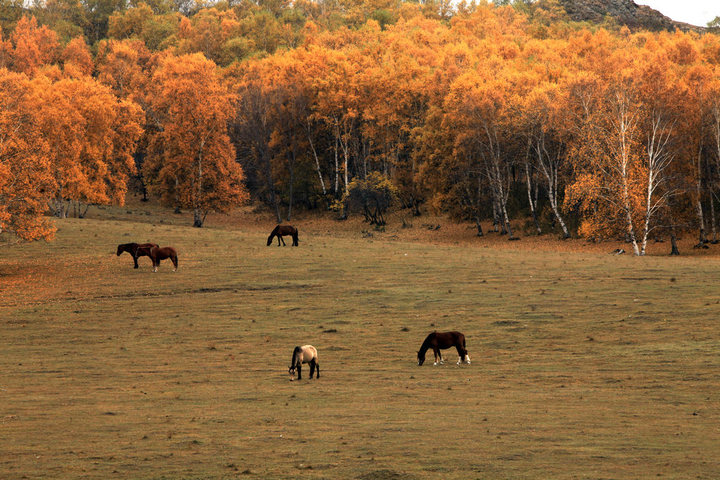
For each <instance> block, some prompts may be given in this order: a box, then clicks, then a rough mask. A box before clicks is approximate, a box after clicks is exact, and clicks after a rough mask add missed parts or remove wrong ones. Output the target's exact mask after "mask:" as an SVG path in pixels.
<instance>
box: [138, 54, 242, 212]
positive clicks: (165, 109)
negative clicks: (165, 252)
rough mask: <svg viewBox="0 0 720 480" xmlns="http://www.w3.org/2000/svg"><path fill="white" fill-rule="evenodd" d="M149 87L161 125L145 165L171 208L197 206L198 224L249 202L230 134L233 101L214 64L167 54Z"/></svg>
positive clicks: (194, 56)
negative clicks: (212, 214)
mask: <svg viewBox="0 0 720 480" xmlns="http://www.w3.org/2000/svg"><path fill="white" fill-rule="evenodd" d="M151 85H152V90H151V92H149V93H150V94H149V96H148V101H149V102H150V104H151V106H152V109H153V111H154V112H155V114H156V115H157V118H158V122H159V125H158V127H159V131H158V132H157V133H156V134H154V135H153V136H152V137H151V144H150V149H149V150H150V156H149V158H148V160H147V161H146V163H145V165H144V171H145V174H146V176H147V178H148V179H149V181H150V182H151V189H152V190H153V191H155V192H156V193H159V194H160V195H161V196H162V198H163V200H164V201H165V202H167V203H168V204H170V205H174V206H181V207H191V208H193V209H194V210H195V212H196V216H195V218H196V226H201V225H202V221H200V220H198V219H199V218H204V214H206V213H207V212H209V211H220V212H225V211H228V210H229V209H230V208H232V207H233V206H236V205H239V204H241V203H243V202H244V201H246V200H247V196H248V195H247V191H246V190H245V188H244V186H243V185H242V179H243V177H244V174H243V171H242V168H241V167H240V165H239V164H238V163H237V162H235V150H234V148H233V147H232V145H231V144H230V139H229V137H228V135H227V125H228V121H229V120H230V116H231V115H232V111H233V108H232V107H233V102H234V100H235V98H234V96H233V95H231V94H230V93H229V92H228V91H227V89H226V87H225V86H224V84H223V83H222V82H221V81H220V78H219V76H218V72H217V69H216V66H215V64H214V63H213V62H212V61H210V60H208V59H206V58H205V57H204V56H203V55H202V54H192V55H182V56H179V57H175V56H167V57H165V58H164V59H162V60H161V61H160V63H159V65H158V67H157V69H156V70H155V72H154V74H153V76H152V82H151ZM201 212H202V213H201ZM198 222H199V223H200V224H199V225H198Z"/></svg>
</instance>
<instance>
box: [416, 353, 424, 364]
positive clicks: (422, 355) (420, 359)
mask: <svg viewBox="0 0 720 480" xmlns="http://www.w3.org/2000/svg"><path fill="white" fill-rule="evenodd" d="M417 358H418V367H420V366H422V364H423V363H425V352H422V351H418V352H417Z"/></svg>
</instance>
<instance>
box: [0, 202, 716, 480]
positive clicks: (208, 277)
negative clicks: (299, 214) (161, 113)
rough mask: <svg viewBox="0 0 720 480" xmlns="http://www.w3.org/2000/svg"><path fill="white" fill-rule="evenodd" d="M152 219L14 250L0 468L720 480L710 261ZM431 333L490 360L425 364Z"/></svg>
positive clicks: (77, 226)
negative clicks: (311, 357)
mask: <svg viewBox="0 0 720 480" xmlns="http://www.w3.org/2000/svg"><path fill="white" fill-rule="evenodd" d="M141 213H142V212H140V213H138V212H136V211H135V212H131V213H127V212H125V211H124V210H121V209H117V210H106V211H102V212H98V213H96V214H95V215H94V217H93V218H89V219H83V220H75V219H68V220H64V221H62V222H61V223H59V227H60V230H59V232H58V235H57V239H56V241H55V242H52V243H33V244H24V245H3V246H2V247H0V332H2V346H1V347H0V372H1V373H0V478H2V479H21V478H31V479H35V478H52V479H57V478H72V479H77V478H103V479H107V478H132V479H161V478H164V479H190V478H193V479H194V478H212V479H219V478H268V479H274V478H278V479H280V478H308V479H309V478H327V479H342V478H349V479H355V478H357V479H363V480H384V479H400V480H402V479H406V480H407V479H425V478H428V479H430V478H432V479H437V478H440V479H475V478H478V479H535V478H539V479H639V478H658V477H661V478H677V479H695V478H702V479H717V478H720V456H719V455H718V451H719V450H720V342H719V339H720V332H719V329H718V326H719V322H718V317H719V315H718V314H719V313H720V303H718V294H717V292H718V263H720V262H719V261H718V259H717V258H716V257H714V256H712V255H705V256H690V257H680V258H670V257H664V256H654V257H647V258H634V257H632V256H620V257H617V256H612V255H608V254H607V253H604V251H605V250H608V251H609V250H611V249H612V248H614V247H612V248H610V247H608V246H604V247H602V251H601V249H597V248H596V249H592V248H590V249H588V250H582V249H576V250H577V251H568V249H565V250H562V249H559V250H555V249H553V248H532V247H530V246H528V245H529V244H527V243H526V244H524V245H518V244H521V243H522V242H513V245H512V247H508V248H489V247H488V246H487V243H484V242H483V241H473V242H457V243H456V242H453V241H447V242H435V241H432V240H431V239H428V237H427V235H426V234H424V233H423V232H424V231H426V230H427V229H424V228H423V227H421V226H420V225H416V226H415V227H413V228H411V229H407V231H406V232H404V233H403V234H399V235H394V234H390V233H384V234H382V233H376V234H374V235H373V236H369V234H365V235H362V234H360V232H359V231H352V230H350V231H344V232H340V233H333V232H332V230H331V228H329V227H328V226H327V225H318V226H313V225H311V226H304V225H303V223H302V222H299V223H298V226H299V227H300V233H301V235H300V247H299V248H291V247H289V246H288V247H285V248H278V247H275V246H272V247H266V246H265V239H266V238H267V231H266V230H267V228H266V227H267V226H268V224H267V223H265V224H260V222H259V221H258V222H255V223H253V222H250V221H248V222H245V223H237V224H233V223H232V222H230V221H227V222H226V223H225V224H224V225H223V226H222V227H221V228H218V227H212V225H210V226H209V227H208V228H204V229H193V228H190V227H188V226H187V225H189V223H188V222H187V221H186V220H187V219H186V218H184V217H183V218H181V217H172V214H170V215H168V216H167V217H163V216H162V215H160V214H157V215H156V214H155V213H152V212H147V215H145V216H143V215H142V214H141ZM129 241H155V242H157V243H160V244H161V245H174V246H175V247H177V248H178V250H179V252H180V268H179V270H178V272H176V273H173V271H172V268H171V264H170V263H169V262H167V261H166V262H163V264H162V265H161V266H160V269H159V272H158V273H155V274H153V273H152V272H151V268H150V262H149V260H148V259H147V258H141V259H140V265H141V268H140V269H138V270H134V269H133V268H132V259H131V258H130V257H129V256H127V254H125V255H124V256H122V257H116V256H115V246H116V245H117V244H118V243H125V242H129ZM288 243H289V242H288ZM434 329H438V330H447V329H454V330H460V331H463V332H464V333H465V335H466V337H467V342H468V343H467V346H468V350H469V353H470V356H471V358H472V365H469V366H467V365H464V366H461V367H458V366H456V365H455V361H456V360H457V356H456V355H455V353H454V352H449V354H448V357H449V358H450V360H451V362H449V363H447V364H445V365H443V366H438V367H433V366H432V362H430V363H429V364H428V363H426V364H425V366H423V367H418V366H417V365H416V362H415V352H416V351H417V349H418V347H419V345H420V343H421V342H422V340H423V338H424V337H425V335H427V333H428V332H430V331H432V330H434ZM304 343H312V344H314V345H315V346H316V347H317V348H318V351H319V358H320V365H321V378H320V379H319V380H314V379H313V380H306V379H303V381H302V382H289V381H288V379H289V377H288V374H287V368H288V364H289V360H290V355H291V352H292V348H293V347H294V346H295V345H300V344H304ZM430 358H431V354H430ZM305 373H306V374H307V370H306V372H305Z"/></svg>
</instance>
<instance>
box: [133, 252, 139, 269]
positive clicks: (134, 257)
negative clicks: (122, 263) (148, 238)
mask: <svg viewBox="0 0 720 480" xmlns="http://www.w3.org/2000/svg"><path fill="white" fill-rule="evenodd" d="M132 257H133V262H135V267H134V268H140V266H139V265H138V261H137V259H138V257H137V255H133V256H132Z"/></svg>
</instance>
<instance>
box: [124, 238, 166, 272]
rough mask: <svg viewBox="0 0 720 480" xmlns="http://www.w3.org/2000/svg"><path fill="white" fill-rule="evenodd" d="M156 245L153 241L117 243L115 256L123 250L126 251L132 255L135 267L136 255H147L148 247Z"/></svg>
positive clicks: (136, 264) (148, 253)
mask: <svg viewBox="0 0 720 480" xmlns="http://www.w3.org/2000/svg"><path fill="white" fill-rule="evenodd" d="M157 246H158V245H157V244H155V243H123V244H120V245H118V248H117V256H118V257H119V256H120V254H121V253H123V252H128V253H129V254H130V255H132V257H133V261H134V262H135V268H138V257H143V256H146V257H149V256H150V249H151V248H152V247H157ZM141 249H142V250H141Z"/></svg>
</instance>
